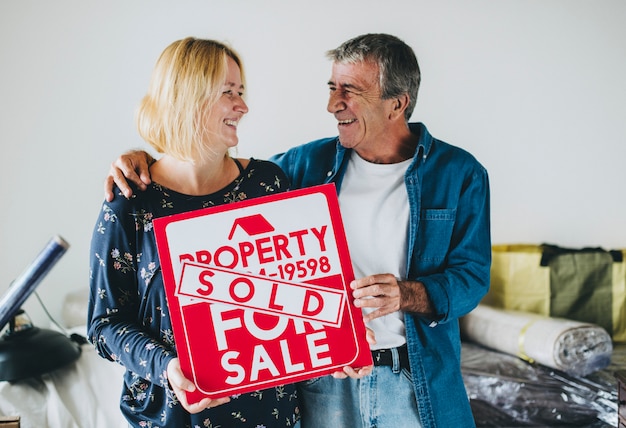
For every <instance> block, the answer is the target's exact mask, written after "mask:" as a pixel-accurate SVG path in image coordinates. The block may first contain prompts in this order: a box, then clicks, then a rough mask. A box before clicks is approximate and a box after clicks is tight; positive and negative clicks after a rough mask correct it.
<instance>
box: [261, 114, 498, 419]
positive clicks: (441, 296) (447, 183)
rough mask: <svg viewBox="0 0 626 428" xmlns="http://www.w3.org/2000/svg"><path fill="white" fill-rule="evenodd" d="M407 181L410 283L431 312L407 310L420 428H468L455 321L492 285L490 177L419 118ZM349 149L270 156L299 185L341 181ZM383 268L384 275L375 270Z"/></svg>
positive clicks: (322, 144) (335, 145) (318, 144)
mask: <svg viewBox="0 0 626 428" xmlns="http://www.w3.org/2000/svg"><path fill="white" fill-rule="evenodd" d="M409 127H410V129H411V132H413V133H414V134H416V135H418V136H419V142H418V147H417V152H416V154H415V156H414V158H413V161H412V163H411V164H410V166H409V167H408V169H407V171H406V174H405V177H404V181H405V184H406V189H407V195H408V198H409V206H410V218H409V235H410V236H409V239H408V252H407V255H406V257H407V266H408V278H406V279H408V280H413V281H421V282H422V283H423V284H424V286H425V287H426V290H427V293H428V296H429V298H430V301H431V303H432V306H433V308H434V315H432V316H430V317H425V316H423V315H419V314H414V313H409V312H406V313H405V315H404V321H405V327H406V336H407V346H408V351H409V361H410V366H411V374H412V376H413V382H414V388H415V395H416V397H417V406H418V410H419V412H420V418H421V421H422V425H423V426H424V427H435V426H438V427H452V426H453V427H473V426H474V420H473V417H472V413H471V409H470V406H469V400H468V398H467V393H466V391H465V386H464V384H463V378H462V375H461V340H460V333H459V325H458V318H459V317H462V316H464V315H466V314H467V313H468V312H470V311H471V310H472V309H474V308H475V307H476V305H478V303H479V302H480V300H481V299H482V297H483V296H484V295H485V294H486V293H487V291H488V289H489V270H490V266H491V237H490V213H489V210H490V203H489V178H488V175H487V171H486V170H485V168H484V167H483V166H482V165H481V164H480V163H479V162H478V161H477V160H476V159H475V158H474V157H473V156H472V155H471V154H469V153H468V152H466V151H464V150H463V149H460V148H458V147H455V146H452V145H450V144H447V143H445V142H443V141H440V140H437V139H435V138H433V137H432V136H431V135H430V134H429V132H428V130H427V129H426V127H425V126H424V125H423V124H421V123H411V124H409ZM349 155H350V149H345V148H343V147H342V146H341V145H340V144H339V139H338V138H337V137H333V138H325V139H321V140H316V141H313V142H311V143H308V144H304V145H301V146H298V147H294V148H292V149H290V150H289V151H287V152H285V153H282V154H279V155H276V156H274V157H272V158H271V159H270V160H271V161H273V162H275V163H276V164H278V165H279V166H280V167H281V168H282V169H283V170H284V171H285V173H286V174H287V176H288V177H289V180H290V181H291V187H292V188H294V189H296V188H302V187H309V186H313V185H319V184H323V183H330V182H334V183H335V185H336V188H337V192H338V193H340V192H341V181H342V178H343V175H344V173H345V170H346V166H347V164H348V159H349ZM380 273H384V272H380Z"/></svg>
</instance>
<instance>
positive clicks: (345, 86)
mask: <svg viewBox="0 0 626 428" xmlns="http://www.w3.org/2000/svg"><path fill="white" fill-rule="evenodd" d="M328 86H340V87H342V88H345V89H356V90H361V88H360V87H359V86H356V85H354V84H353V83H340V84H338V85H337V84H336V83H335V82H333V81H332V80H329V81H328Z"/></svg>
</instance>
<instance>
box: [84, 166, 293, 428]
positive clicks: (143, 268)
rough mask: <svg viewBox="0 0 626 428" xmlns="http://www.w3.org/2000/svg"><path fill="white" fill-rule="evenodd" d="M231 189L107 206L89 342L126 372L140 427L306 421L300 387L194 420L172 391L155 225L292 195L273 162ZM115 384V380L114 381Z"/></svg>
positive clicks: (94, 260)
mask: <svg viewBox="0 0 626 428" xmlns="http://www.w3.org/2000/svg"><path fill="white" fill-rule="evenodd" d="M240 170H241V174H240V176H239V177H238V178H237V179H236V180H235V181H233V182H232V183H231V184H230V185H229V186H227V187H226V188H224V189H222V190H221V191H219V192H216V193H214V194H211V195H206V196H189V195H183V194H180V193H177V192H175V191H173V190H170V189H168V188H166V187H164V186H161V185H159V184H158V183H152V184H151V185H150V186H148V189H147V190H146V191H144V192H141V191H138V190H137V189H133V191H134V194H133V197H131V198H130V199H126V198H125V197H123V196H122V195H121V193H120V192H119V191H118V192H117V193H118V196H116V198H115V199H114V200H113V202H111V203H106V202H105V203H104V204H103V206H102V209H101V211H100V215H99V216H98V219H97V221H96V225H95V227H94V231H93V237H92V242H91V253H90V286H91V296H90V301H89V313H88V325H89V327H88V334H89V341H90V342H91V343H92V344H93V345H94V346H95V348H96V350H97V352H98V353H99V354H100V355H101V356H102V357H103V358H107V359H109V360H111V361H115V362H117V363H119V364H121V365H123V366H124V367H125V368H126V372H125V374H124V379H123V385H122V393H121V398H120V408H121V410H122V413H123V414H124V416H125V417H126V419H127V420H128V422H129V423H130V424H131V425H132V426H134V427H146V428H157V427H176V428H178V427H181V428H182V427H189V428H196V427H198V428H201V427H206V428H227V427H250V428H270V427H291V426H293V425H294V424H295V423H296V422H297V421H298V420H299V419H300V413H299V407H298V397H297V394H296V388H295V385H293V384H291V385H284V386H278V387H275V388H269V389H266V390H262V391H256V392H253V393H248V394H240V395H237V396H233V397H231V401H230V402H229V403H227V404H224V405H221V406H218V407H215V408H211V409H207V410H205V411H203V412H201V413H198V414H195V415H190V414H189V413H188V412H187V411H186V410H185V409H184V408H183V407H182V406H181V405H180V403H179V402H178V399H177V397H176V395H175V394H174V392H173V391H172V390H171V389H170V388H169V385H168V382H167V378H166V371H167V364H168V363H169V361H170V360H171V359H172V358H174V357H175V356H176V349H175V344H174V335H173V331H172V324H171V320H170V317H169V311H168V309H167V301H166V297H165V290H164V288H163V277H162V274H161V267H160V263H159V257H158V253H157V246H156V241H155V237H154V233H153V229H152V220H153V219H155V218H158V217H163V216H166V215H172V214H178V213H181V212H187V211H191V210H197V209H202V208H206V207H210V206H216V205H221V204H226V203H231V202H237V201H241V200H244V199H248V198H252V197H258V196H264V195H267V194H272V193H277V192H283V191H286V190H288V179H287V178H286V176H285V174H284V173H283V171H282V170H281V169H280V168H278V167H277V166H276V165H274V164H273V163H271V162H267V161H259V160H255V159H251V160H250V163H249V165H248V166H247V168H245V169H243V168H242V167H241V166H240ZM112 381H113V380H112Z"/></svg>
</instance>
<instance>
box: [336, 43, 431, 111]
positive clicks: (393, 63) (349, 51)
mask: <svg viewBox="0 0 626 428" xmlns="http://www.w3.org/2000/svg"><path fill="white" fill-rule="evenodd" d="M326 56H327V57H328V59H330V60H331V61H333V62H338V63H349V64H355V63H359V62H364V61H372V62H374V63H376V64H378V70H379V73H380V76H379V78H380V89H381V92H382V98H383V99H390V98H394V97H397V96H399V95H402V94H408V95H409V105H408V106H407V108H406V110H405V112H404V117H405V119H406V120H407V121H408V120H409V119H410V117H411V115H412V114H413V110H414V109H415V103H416V102H417V92H418V90H419V86H420V81H421V73H420V68H419V64H418V63H417V57H416V56H415V53H414V52H413V49H411V47H410V46H408V45H407V44H406V43H404V42H403V41H402V40H400V39H399V38H397V37H395V36H392V35H389V34H363V35H361V36H357V37H355V38H353V39H350V40H348V41H347V42H344V43H342V44H341V45H340V46H339V47H338V48H336V49H332V50H329V51H328V52H326Z"/></svg>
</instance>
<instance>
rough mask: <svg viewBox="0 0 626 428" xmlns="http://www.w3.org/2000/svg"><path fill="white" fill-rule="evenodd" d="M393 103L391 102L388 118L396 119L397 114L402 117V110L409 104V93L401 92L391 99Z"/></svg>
mask: <svg viewBox="0 0 626 428" xmlns="http://www.w3.org/2000/svg"><path fill="white" fill-rule="evenodd" d="M391 101H393V103H392V104H391V111H390V112H389V118H390V119H396V118H397V117H398V116H402V117H403V118H404V111H405V110H406V109H407V107H408V106H409V101H410V99H409V94H402V95H399V96H397V97H395V98H393V99H391Z"/></svg>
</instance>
